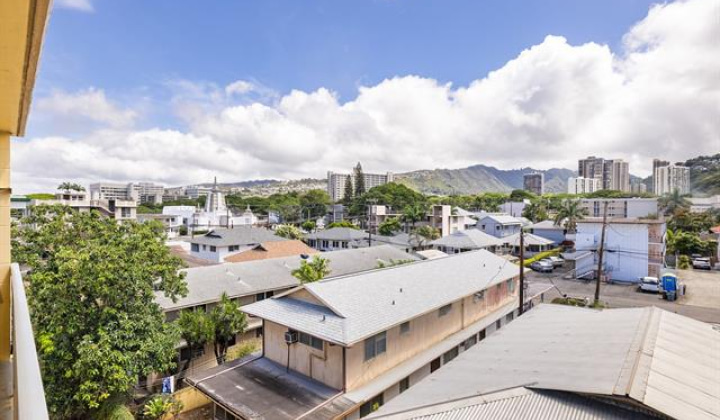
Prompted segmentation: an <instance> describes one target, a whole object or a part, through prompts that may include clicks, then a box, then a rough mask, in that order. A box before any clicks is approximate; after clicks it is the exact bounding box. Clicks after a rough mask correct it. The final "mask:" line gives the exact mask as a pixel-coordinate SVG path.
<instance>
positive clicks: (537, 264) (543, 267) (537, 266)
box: [530, 260, 553, 273]
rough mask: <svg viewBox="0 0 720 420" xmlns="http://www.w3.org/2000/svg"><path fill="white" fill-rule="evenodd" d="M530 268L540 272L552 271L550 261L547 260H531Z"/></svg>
mask: <svg viewBox="0 0 720 420" xmlns="http://www.w3.org/2000/svg"><path fill="white" fill-rule="evenodd" d="M530 268H532V269H533V270H535V271H539V272H541V273H552V271H553V265H552V263H551V262H550V261H547V260H540V261H533V262H532V263H531V264H530Z"/></svg>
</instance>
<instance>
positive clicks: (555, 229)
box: [528, 220, 567, 245]
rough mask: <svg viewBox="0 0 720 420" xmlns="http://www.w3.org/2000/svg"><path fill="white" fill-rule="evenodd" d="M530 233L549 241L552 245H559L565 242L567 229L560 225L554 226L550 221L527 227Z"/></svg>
mask: <svg viewBox="0 0 720 420" xmlns="http://www.w3.org/2000/svg"><path fill="white" fill-rule="evenodd" d="M528 228H529V229H530V233H532V234H533V235H535V236H539V237H541V238H545V239H549V240H551V241H552V242H553V244H554V245H560V244H561V243H563V242H564V241H565V235H566V234H567V229H565V227H564V226H563V225H562V224H560V225H556V224H555V222H554V221H552V220H543V221H542V222H537V223H533V224H532V225H530V226H528Z"/></svg>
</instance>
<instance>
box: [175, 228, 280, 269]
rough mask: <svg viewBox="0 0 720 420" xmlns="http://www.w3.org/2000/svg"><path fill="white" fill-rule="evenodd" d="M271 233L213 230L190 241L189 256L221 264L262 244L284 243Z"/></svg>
mask: <svg viewBox="0 0 720 420" xmlns="http://www.w3.org/2000/svg"><path fill="white" fill-rule="evenodd" d="M286 240H287V239H285V238H281V237H280V236H277V235H275V234H274V233H273V232H272V231H270V230H267V229H263V228H256V227H251V226H238V227H235V228H232V229H215V230H213V231H211V232H209V233H207V234H205V235H202V236H197V237H195V238H192V239H190V241H189V242H190V255H192V256H193V257H198V258H202V259H205V260H209V261H215V262H223V261H224V260H225V258H226V257H229V256H231V255H235V254H239V253H241V252H245V251H249V250H251V249H254V248H255V247H256V246H257V245H259V244H261V243H264V242H272V241H286Z"/></svg>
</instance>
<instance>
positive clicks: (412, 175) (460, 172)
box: [395, 165, 576, 195]
mask: <svg viewBox="0 0 720 420" xmlns="http://www.w3.org/2000/svg"><path fill="white" fill-rule="evenodd" d="M534 172H540V173H543V174H544V175H545V191H546V192H549V193H564V192H567V179H568V178H569V177H572V176H576V172H575V171H572V170H570V169H565V168H553V169H548V170H536V169H532V168H520V169H510V170H502V169H498V168H495V167H492V166H486V165H473V166H470V167H467V168H461V169H431V170H430V169H426V170H420V171H412V172H406V173H402V174H397V175H395V181H396V182H398V183H400V184H404V185H406V186H407V187H409V188H412V189H415V190H417V191H420V192H422V193H424V194H437V195H448V194H479V193H484V192H510V191H512V190H514V189H521V188H522V187H523V175H525V174H529V173H534Z"/></svg>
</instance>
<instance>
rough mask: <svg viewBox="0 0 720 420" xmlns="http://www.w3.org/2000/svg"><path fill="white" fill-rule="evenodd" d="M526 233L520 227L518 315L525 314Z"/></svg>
mask: <svg viewBox="0 0 720 420" xmlns="http://www.w3.org/2000/svg"><path fill="white" fill-rule="evenodd" d="M524 238H525V233H524V232H523V230H522V227H521V228H520V293H518V295H520V306H519V307H518V316H519V315H522V314H523V309H524V306H525V302H524V300H525V239H524Z"/></svg>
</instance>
